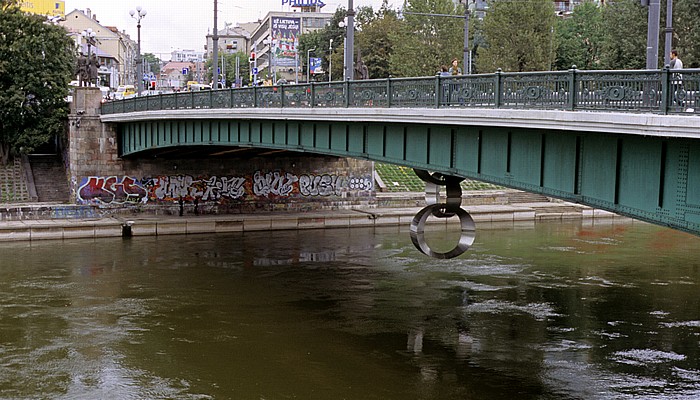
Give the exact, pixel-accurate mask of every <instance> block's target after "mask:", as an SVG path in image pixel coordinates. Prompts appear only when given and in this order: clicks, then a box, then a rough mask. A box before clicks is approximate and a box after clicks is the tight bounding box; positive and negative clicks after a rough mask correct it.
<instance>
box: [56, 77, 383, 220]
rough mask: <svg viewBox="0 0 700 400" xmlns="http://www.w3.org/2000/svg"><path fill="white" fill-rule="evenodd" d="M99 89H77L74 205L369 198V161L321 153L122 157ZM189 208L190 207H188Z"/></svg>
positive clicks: (232, 207) (304, 207)
mask: <svg viewBox="0 0 700 400" xmlns="http://www.w3.org/2000/svg"><path fill="white" fill-rule="evenodd" d="M100 101H101V96H100V92H99V90H97V89H93V88H79V89H77V90H76V93H75V95H74V100H73V103H72V110H71V116H70V129H69V131H70V132H69V137H70V143H69V151H68V155H69V169H70V176H71V196H72V200H73V201H74V202H75V203H77V204H82V205H86V204H87V205H95V206H98V207H100V208H103V209H114V210H116V211H118V210H120V209H126V210H128V212H133V211H134V210H136V211H143V212H150V213H164V214H175V213H179V212H180V209H181V208H187V209H192V208H195V207H196V211H197V212H198V213H203V214H214V213H239V212H255V211H276V210H284V211H309V210H322V209H341V208H349V207H353V206H360V205H361V206H372V205H375V204H376V203H375V201H376V200H375V196H374V195H375V192H374V186H373V182H374V181H373V179H372V177H373V172H374V165H373V163H372V162H370V161H364V160H355V159H349V158H338V157H331V156H322V155H304V156H299V157H297V156H295V157H289V156H286V154H288V153H285V156H277V157H276V156H267V157H254V158H247V159H240V158H235V157H229V158H204V159H202V158H190V159H186V158H176V159H162V158H158V159H156V158H146V157H141V158H136V159H123V160H122V159H120V158H119V156H118V144H117V143H118V141H117V132H116V130H115V129H116V125H115V124H103V123H102V122H101V121H100V117H99V106H100ZM188 211H191V210H188Z"/></svg>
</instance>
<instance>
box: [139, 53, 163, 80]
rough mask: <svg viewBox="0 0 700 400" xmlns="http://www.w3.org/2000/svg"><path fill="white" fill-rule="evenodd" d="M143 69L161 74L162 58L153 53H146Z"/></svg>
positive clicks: (156, 74)
mask: <svg viewBox="0 0 700 400" xmlns="http://www.w3.org/2000/svg"><path fill="white" fill-rule="evenodd" d="M143 70H144V72H152V73H153V75H155V76H158V75H160V58H158V57H156V55H155V54H153V53H144V55H143Z"/></svg>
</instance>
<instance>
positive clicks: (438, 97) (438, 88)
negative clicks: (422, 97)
mask: <svg viewBox="0 0 700 400" xmlns="http://www.w3.org/2000/svg"><path fill="white" fill-rule="evenodd" d="M442 95H443V93H442V85H441V84H440V74H437V75H435V108H440V100H441V99H442Z"/></svg>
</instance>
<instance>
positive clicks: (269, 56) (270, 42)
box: [263, 38, 277, 85]
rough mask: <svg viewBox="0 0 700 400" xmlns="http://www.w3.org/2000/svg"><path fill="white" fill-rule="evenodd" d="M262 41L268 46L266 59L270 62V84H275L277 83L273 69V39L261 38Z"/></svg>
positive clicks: (275, 72)
mask: <svg viewBox="0 0 700 400" xmlns="http://www.w3.org/2000/svg"><path fill="white" fill-rule="evenodd" d="M263 43H265V44H266V45H267V48H268V54H267V61H268V63H269V64H270V71H271V72H272V84H273V85H276V84H277V71H275V52H274V49H273V47H274V45H275V41H274V39H270V38H268V39H265V40H263Z"/></svg>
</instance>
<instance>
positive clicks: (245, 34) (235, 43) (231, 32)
mask: <svg viewBox="0 0 700 400" xmlns="http://www.w3.org/2000/svg"><path fill="white" fill-rule="evenodd" d="M243 25H245V26H246V28H247V29H250V28H253V29H254V28H257V26H258V23H255V22H253V23H247V24H243ZM243 25H241V24H239V25H236V26H230V24H226V27H225V28H224V29H221V30H219V54H224V53H230V54H233V53H238V52H243V53H246V54H248V53H249V43H250V35H251V34H250V33H251V32H252V30H250V31H249V30H247V29H246V28H244V27H243ZM204 50H205V51H206V58H207V59H211V57H212V54H214V39H213V35H212V34H211V33H210V34H207V44H206V45H205V46H204Z"/></svg>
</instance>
